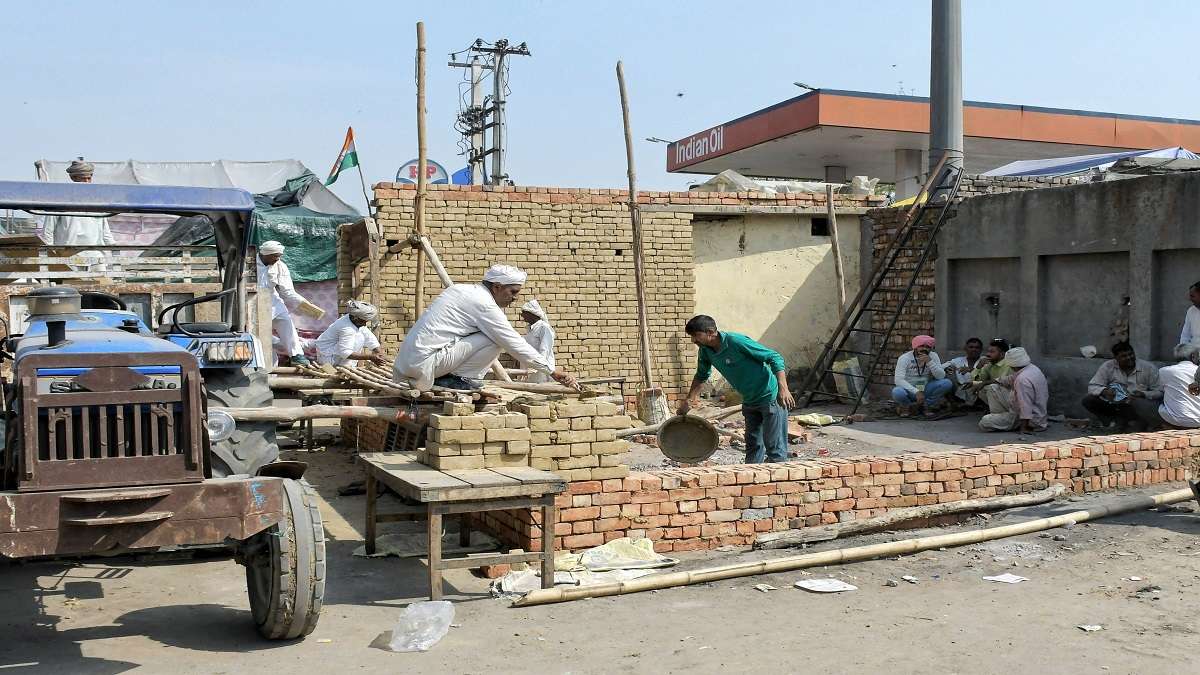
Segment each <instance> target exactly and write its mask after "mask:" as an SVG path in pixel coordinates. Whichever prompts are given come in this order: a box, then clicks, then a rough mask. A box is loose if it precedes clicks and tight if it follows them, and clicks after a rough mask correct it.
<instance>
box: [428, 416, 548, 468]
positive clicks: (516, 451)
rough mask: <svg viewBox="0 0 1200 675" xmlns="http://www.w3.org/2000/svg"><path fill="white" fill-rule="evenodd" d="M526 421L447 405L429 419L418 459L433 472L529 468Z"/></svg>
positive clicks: (528, 435)
mask: <svg viewBox="0 0 1200 675" xmlns="http://www.w3.org/2000/svg"><path fill="white" fill-rule="evenodd" d="M529 439H530V433H529V419H528V418H527V417H526V416H525V414H524V413H519V412H517V413H503V414H495V413H479V414H476V413H475V406H473V405H471V404H470V403H451V402H447V403H446V405H445V410H444V411H443V414H441V415H430V416H429V432H428V434H427V435H426V441H425V449H424V450H423V451H422V452H421V453H419V455H418V459H419V460H420V461H421V462H422V463H424V464H428V465H429V466H431V467H433V468H435V469H442V470H447V471H452V470H457V469H490V468H495V467H505V466H529V454H530V445H529Z"/></svg>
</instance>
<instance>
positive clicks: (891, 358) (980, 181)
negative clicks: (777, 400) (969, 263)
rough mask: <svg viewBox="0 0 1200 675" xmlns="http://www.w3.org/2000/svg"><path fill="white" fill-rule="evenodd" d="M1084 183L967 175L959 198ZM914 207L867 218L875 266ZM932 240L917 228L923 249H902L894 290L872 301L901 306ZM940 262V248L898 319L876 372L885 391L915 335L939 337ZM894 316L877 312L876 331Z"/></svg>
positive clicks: (891, 283) (916, 242)
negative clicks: (936, 331) (936, 313)
mask: <svg viewBox="0 0 1200 675" xmlns="http://www.w3.org/2000/svg"><path fill="white" fill-rule="evenodd" d="M1078 182H1079V180H1078V179H1076V178H1062V177H1037V176H963V179H962V183H961V184H960V185H959V189H958V197H957V200H956V202H961V201H962V200H964V199H971V198H973V197H980V196H984V195H993V194H1004V193H1008V192H1020V191H1022V190H1035V189H1042V188H1051V187H1061V186H1065V185H1074V184H1076V183H1078ZM908 208H909V207H907V206H902V207H891V208H883V209H872V210H870V211H868V212H867V213H866V215H864V216H863V217H864V219H865V220H866V221H868V224H869V226H870V227H871V231H872V234H871V242H872V254H871V264H872V267H873V268H877V267H878V266H879V265H880V264H881V263H882V261H883V255H884V253H885V252H886V251H887V248H888V246H889V245H891V242H892V240H894V239H895V238H896V235H897V234H898V233H899V232H900V228H901V227H902V226H903V225H904V219H905V215H906V213H907V211H908ZM954 213H955V212H954V210H953V209H952V210H951V211H950V212H949V213H947V214H946V222H945V223H944V224H943V225H942V227H954ZM928 241H929V234H928V233H926V232H916V233H914V234H913V236H912V238H911V239H910V240H909V242H910V243H909V245H910V246H911V247H913V248H915V249H917V250H913V251H902V252H900V254H899V255H897V257H896V264H895V265H893V269H896V270H901V271H902V273H901V274H896V275H893V276H890V277H889V278H888V279H887V280H886V281H885V284H884V288H886V289H888V291H887V292H885V293H882V294H880V295H879V296H877V297H876V300H875V301H874V302H873V303H872V304H874V305H876V306H880V307H888V308H890V307H896V306H898V305H899V303H900V299H901V298H902V297H903V291H904V288H905V287H906V286H907V284H908V279H909V278H910V276H911V270H913V269H915V268H916V264H917V261H918V259H919V258H920V255H921V252H920V250H919V249H920V248H921V247H923V246H924V245H925V243H926V242H928ZM936 264H937V248H936V246H935V248H934V250H933V251H932V252H931V254H930V257H929V259H928V260H927V261H926V263H925V266H924V267H923V268H922V270H921V273H920V274H919V275H918V277H917V281H916V284H914V285H913V289H912V292H911V293H910V295H909V300H908V303H907V304H906V306H905V308H904V311H903V312H901V314H900V317H899V318H898V319H897V321H896V329H895V332H894V333H893V334H892V336H891V338H890V339H889V340H888V344H887V348H886V349H885V351H884V353H883V356H882V360H881V361H880V365H879V368H878V369H876V371H875V376H874V378H873V380H872V383H873V384H875V385H877V387H879V388H880V389H881V390H882V389H889V390H890V388H891V386H892V374H893V372H894V366H895V363H896V359H897V358H899V356H900V355H901V354H903V353H904V352H906V351H908V350H909V349H910V342H911V340H912V338H913V336H914V335H922V334H925V335H933V332H934V306H935V296H934V293H935V288H934V287H935V274H936ZM890 319H891V317H890V315H889V313H888V312H875V313H874V314H873V316H872V325H871V328H873V329H874V330H886V329H887V324H888V323H889V321H890ZM934 337H937V336H934ZM879 339H880V336H877V335H876V336H873V343H874V344H875V345H878V340H879ZM945 349H946V347H943V350H945Z"/></svg>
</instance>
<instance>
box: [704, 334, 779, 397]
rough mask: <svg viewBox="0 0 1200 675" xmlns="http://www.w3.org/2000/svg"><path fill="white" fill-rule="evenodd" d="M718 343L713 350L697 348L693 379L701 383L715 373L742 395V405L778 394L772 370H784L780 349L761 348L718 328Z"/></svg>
mask: <svg viewBox="0 0 1200 675" xmlns="http://www.w3.org/2000/svg"><path fill="white" fill-rule="evenodd" d="M719 335H720V336H721V345H720V348H719V349H716V350H713V349H710V348H708V347H704V346H701V347H700V355H699V358H697V360H696V379H697V380H699V381H701V382H704V381H706V380H708V378H709V377H711V376H712V369H713V367H714V366H715V367H716V369H717V372H719V373H721V375H722V376H723V377H724V378H725V379H726V380H728V381H729V384H730V385H731V386H732V387H733V388H734V389H736V390H737V392H738V393H739V394H741V395H742V403H743V404H744V405H763V404H766V403H770V402H771V401H774V400H775V399H776V398H777V397H778V396H779V383H778V382H776V381H775V373H777V372H779V371H781V370H784V369H785V368H786V366H785V365H784V363H783V357H782V356H780V355H779V352H777V351H775V350H774V349H771V348H770V347H764V346H763V345H761V344H759V343H757V342H755V341H754V340H751V339H750V338H748V337H746V336H745V335H742V334H741V333H730V332H727V331H721V332H720V333H719Z"/></svg>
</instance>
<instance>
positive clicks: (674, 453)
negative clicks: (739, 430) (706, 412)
mask: <svg viewBox="0 0 1200 675" xmlns="http://www.w3.org/2000/svg"><path fill="white" fill-rule="evenodd" d="M718 439H719V436H718V435H717V430H716V428H715V427H713V425H712V424H711V423H709V422H708V421H707V420H703V419H701V418H699V417H692V416H689V415H682V416H681V415H676V416H675V417H672V418H671V419H669V420H667V421H666V422H664V423H663V425H662V427H661V428H660V429H659V430H658V448H659V450H662V453H663V454H664V455H666V456H667V457H670V458H671V459H673V460H675V461H676V462H682V463H684V464H699V463H700V462H703V461H704V460H706V459H708V458H709V457H712V456H713V453H715V452H716V451H717V441H718Z"/></svg>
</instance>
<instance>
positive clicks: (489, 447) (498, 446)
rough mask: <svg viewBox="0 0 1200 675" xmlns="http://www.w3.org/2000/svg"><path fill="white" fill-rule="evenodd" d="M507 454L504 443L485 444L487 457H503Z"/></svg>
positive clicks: (484, 452) (484, 450) (484, 449)
mask: <svg viewBox="0 0 1200 675" xmlns="http://www.w3.org/2000/svg"><path fill="white" fill-rule="evenodd" d="M504 452H505V447H504V444H503V443H484V444H483V454H485V455H502V454H504Z"/></svg>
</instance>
